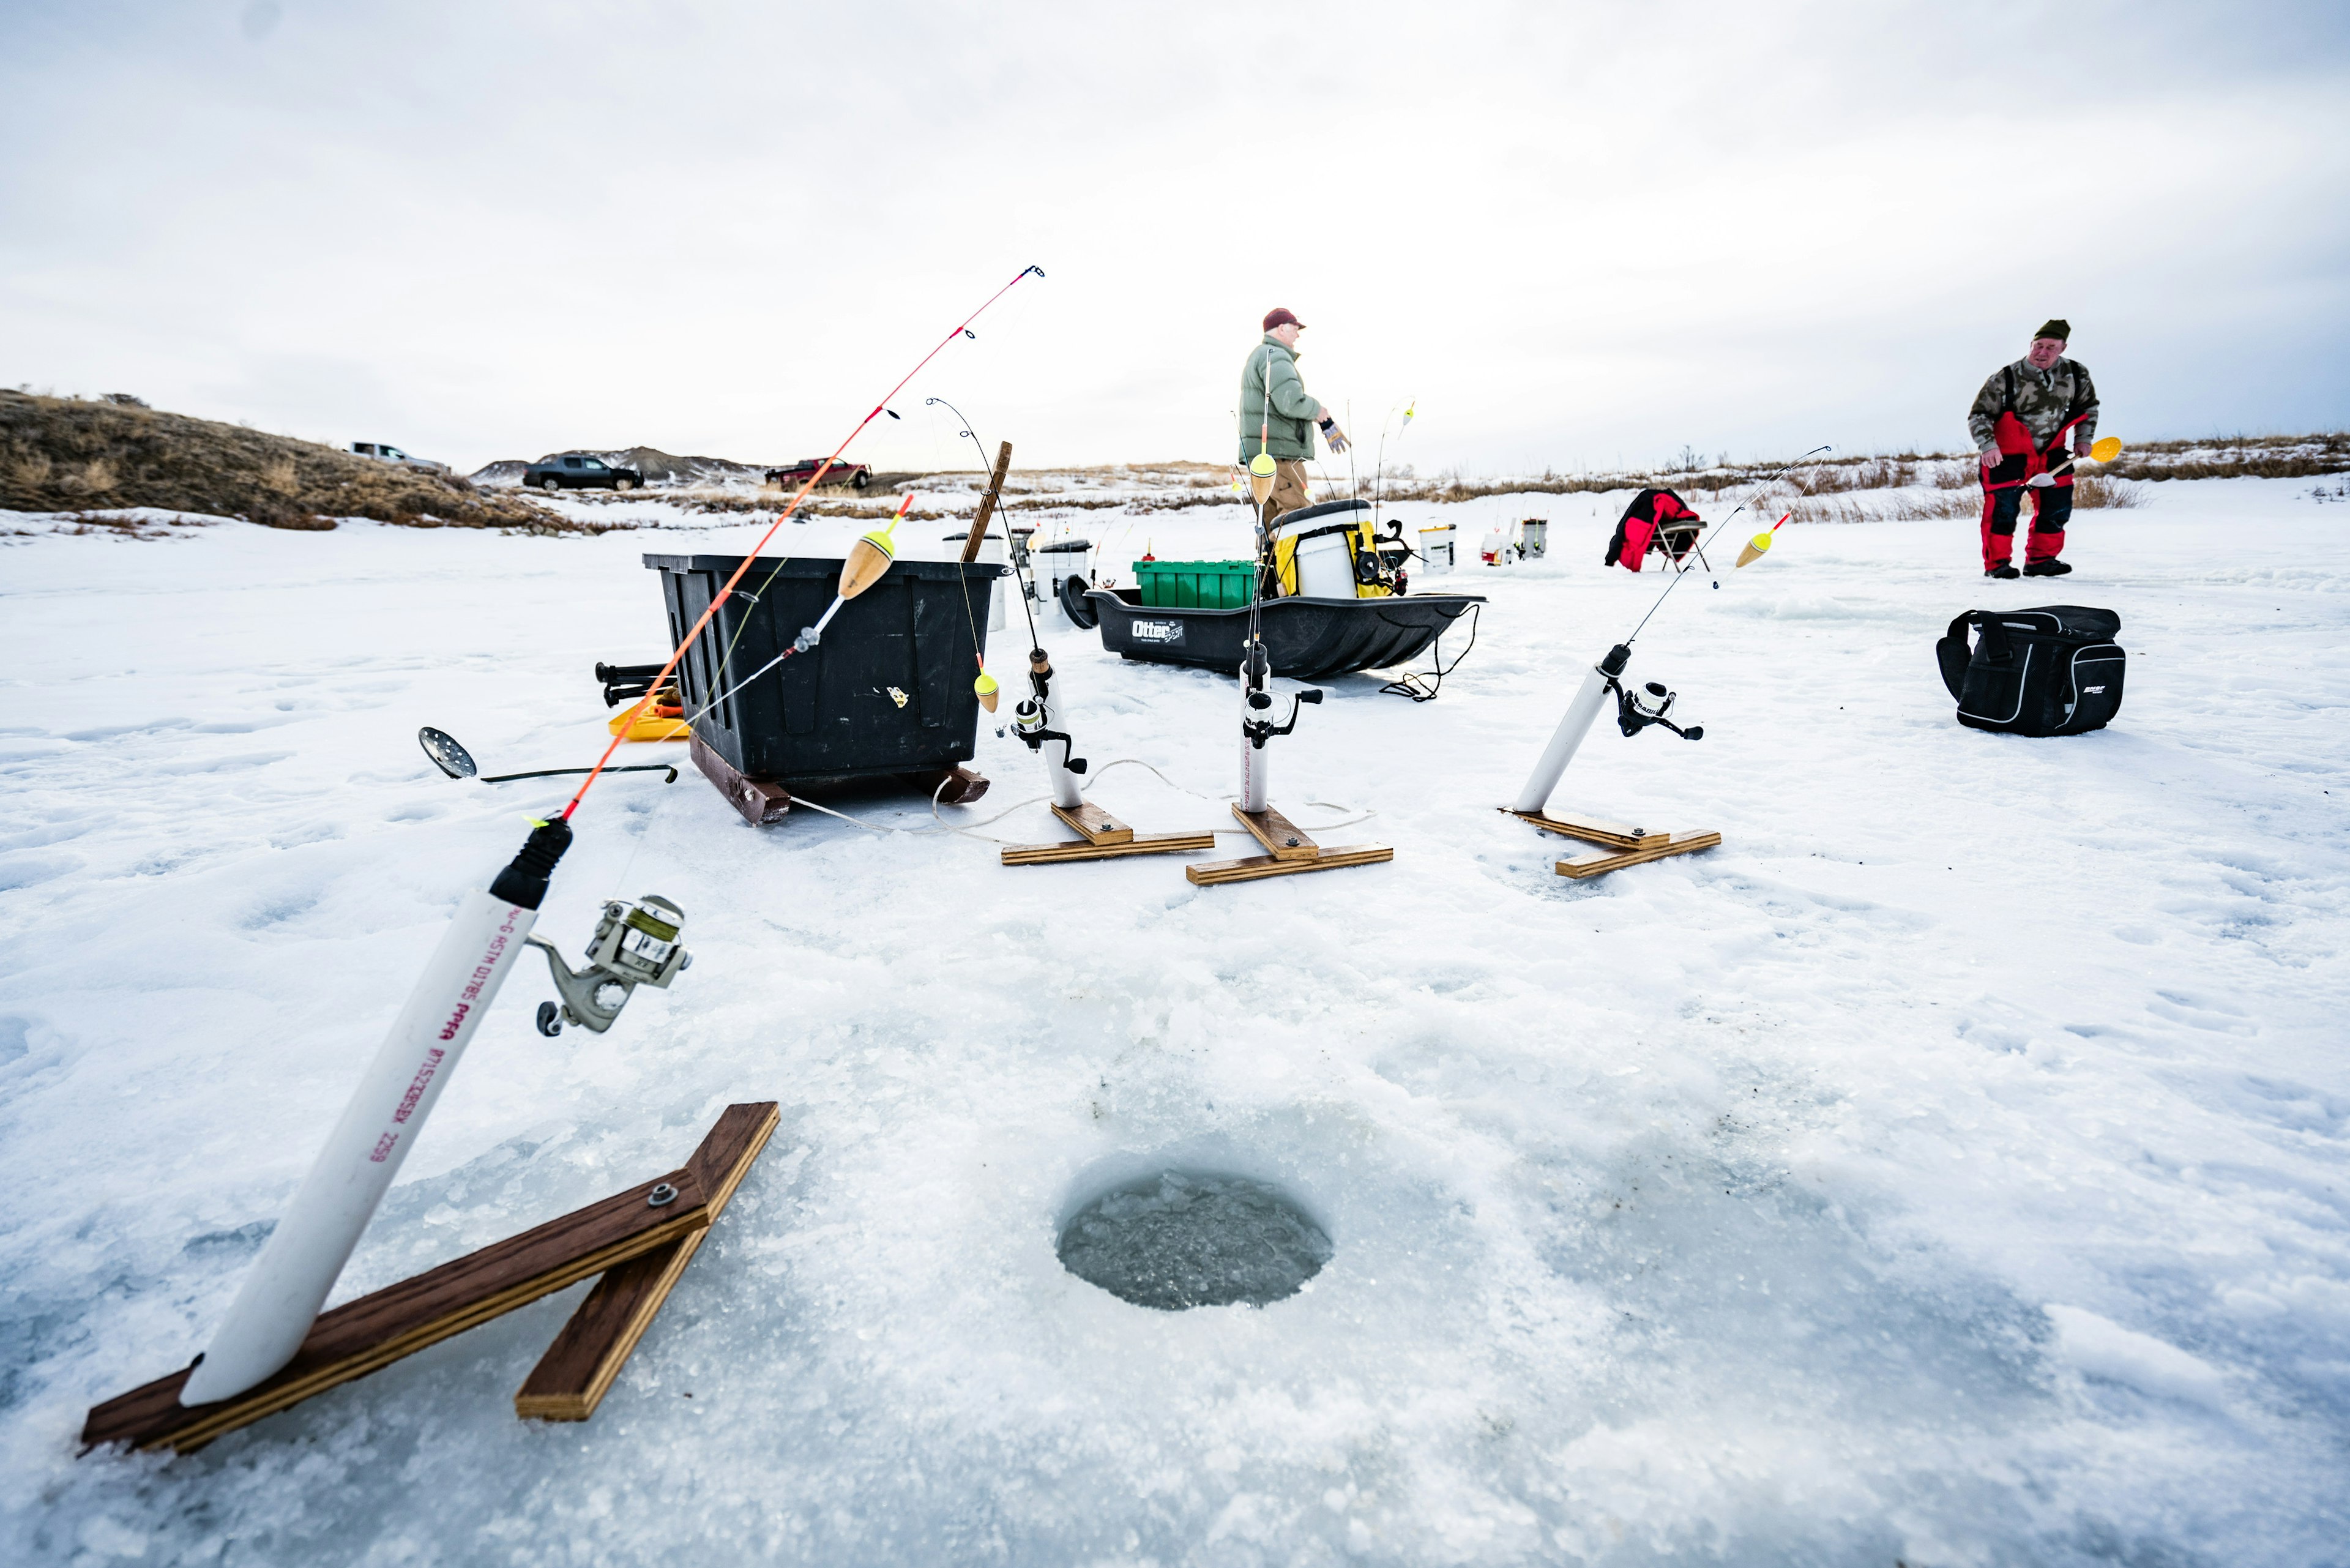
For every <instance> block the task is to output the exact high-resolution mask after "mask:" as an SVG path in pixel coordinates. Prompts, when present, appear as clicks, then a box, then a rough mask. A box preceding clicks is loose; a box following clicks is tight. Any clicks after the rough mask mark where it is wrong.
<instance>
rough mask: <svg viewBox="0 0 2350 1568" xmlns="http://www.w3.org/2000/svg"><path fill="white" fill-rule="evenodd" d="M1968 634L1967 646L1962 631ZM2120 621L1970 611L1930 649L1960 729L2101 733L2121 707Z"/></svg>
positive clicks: (2066, 609)
mask: <svg viewBox="0 0 2350 1568" xmlns="http://www.w3.org/2000/svg"><path fill="white" fill-rule="evenodd" d="M1970 627H1971V628H1973V629H1974V631H1975V633H1976V637H1975V640H1974V646H1973V647H1972V648H1971V649H1970V648H1969V647H1968V644H1967V632H1968V628H1970ZM2121 628H2122V618H2121V617H2119V616H2117V615H2116V614H2115V613H2114V612H2113V611H2111V610H2106V609H2090V608H2087V607H2085V606H2081V605H2043V606H2041V607H2039V608H2037V609H2023V610H1969V611H1967V612H1966V614H1964V615H1962V616H1960V617H1959V618H1958V619H1956V620H1954V621H1952V622H1951V623H1950V631H1949V632H1948V633H1946V634H1945V635H1944V636H1943V638H1942V639H1941V640H1940V641H1939V642H1937V643H1936V644H1935V645H1934V657H1935V658H1936V659H1938V660H1939V661H1940V663H1941V666H1942V684H1943V685H1945V686H1948V687H1949V688H1950V695H1951V696H1953V697H1955V698H1957V699H1958V700H1959V722H1960V723H1961V724H1965V725H1968V726H1970V727H1971V728H1973V729H1977V730H2000V731H2004V732H2007V733H2009V734H2015V735H2079V734H2085V733H2086V732H2088V731H2091V730H2101V729H2103V728H2105V726H2106V722H2108V721H2109V720H2111V719H2112V718H2113V716H2114V715H2115V714H2116V713H2117V712H2119V711H2121V706H2122V670H2123V665H2124V662H2125V661H2126V659H2127V658H2128V655H2126V654H2125V653H2124V652H2123V651H2122V650H2121V649H2120V647H2119V646H2118V645H2117V644H2116V643H2115V641H2114V638H2115V637H2116V635H2117V634H2118V633H2119V632H2120V631H2121Z"/></svg>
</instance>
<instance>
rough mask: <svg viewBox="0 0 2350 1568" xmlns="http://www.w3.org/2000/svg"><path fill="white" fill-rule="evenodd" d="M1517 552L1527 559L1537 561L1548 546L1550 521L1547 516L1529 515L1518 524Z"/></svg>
mask: <svg viewBox="0 0 2350 1568" xmlns="http://www.w3.org/2000/svg"><path fill="white" fill-rule="evenodd" d="M1518 539H1519V544H1518V554H1520V555H1521V556H1524V557H1525V558H1526V559H1527V560H1529V561H1539V560H1541V559H1542V558H1543V552H1544V551H1545V550H1547V549H1549V548H1550V522H1549V520H1548V519H1547V518H1543V517H1529V518H1527V519H1526V520H1525V521H1524V522H1523V523H1521V524H1518Z"/></svg>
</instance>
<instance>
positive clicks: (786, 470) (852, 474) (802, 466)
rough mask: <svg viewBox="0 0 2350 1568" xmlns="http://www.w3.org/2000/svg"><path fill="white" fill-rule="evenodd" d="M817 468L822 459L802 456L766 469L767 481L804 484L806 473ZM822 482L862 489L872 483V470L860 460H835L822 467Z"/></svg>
mask: <svg viewBox="0 0 2350 1568" xmlns="http://www.w3.org/2000/svg"><path fill="white" fill-rule="evenodd" d="M819 468H824V459H822V458H820V457H804V458H802V459H800V460H799V462H791V463H785V465H784V466H783V467H781V468H771V469H769V470H767V483H770V484H781V485H785V486H786V487H788V486H791V485H795V484H806V483H807V482H808V475H810V474H812V473H814V472H816V470H817V469H819ZM824 482H825V483H827V484H846V485H849V486H851V487H853V488H855V489H858V490H862V489H864V488H865V487H866V486H867V485H868V484H870V483H873V471H872V470H871V469H869V468H868V467H866V466H865V464H863V463H861V462H835V463H834V464H833V465H832V466H831V467H830V468H825V469H824Z"/></svg>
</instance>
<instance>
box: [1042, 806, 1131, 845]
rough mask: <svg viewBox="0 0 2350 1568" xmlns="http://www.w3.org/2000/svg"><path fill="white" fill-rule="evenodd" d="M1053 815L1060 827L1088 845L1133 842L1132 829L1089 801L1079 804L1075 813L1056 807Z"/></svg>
mask: <svg viewBox="0 0 2350 1568" xmlns="http://www.w3.org/2000/svg"><path fill="white" fill-rule="evenodd" d="M1053 815H1055V816H1057V817H1059V818H1060V819H1061V825H1062V826H1064V827H1066V828H1067V829H1068V830H1069V831H1070V832H1072V833H1075V834H1076V835H1078V836H1080V837H1082V838H1084V839H1085V841H1086V842H1087V843H1088V844H1102V845H1108V844H1131V843H1133V842H1134V829H1132V828H1131V827H1128V826H1127V825H1126V824H1124V823H1122V822H1120V821H1119V820H1118V818H1116V817H1114V816H1112V815H1110V814H1109V813H1107V812H1106V811H1104V810H1103V809H1102V808H1101V807H1099V806H1097V805H1095V804H1094V803H1093V802H1091V801H1089V800H1088V801H1081V802H1079V803H1078V805H1077V809H1076V810H1075V811H1071V810H1069V809H1067V808H1066V807H1065V806H1058V805H1056V806H1055V807H1054V808H1053Z"/></svg>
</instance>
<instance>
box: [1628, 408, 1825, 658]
mask: <svg viewBox="0 0 2350 1568" xmlns="http://www.w3.org/2000/svg"><path fill="white" fill-rule="evenodd" d="M1834 451H1835V447H1833V446H1815V447H1814V448H1812V450H1811V451H1809V452H1805V453H1804V455H1803V456H1801V457H1799V458H1797V459H1795V461H1794V462H1791V463H1789V464H1787V466H1786V467H1784V468H1783V469H1781V470H1780V471H1779V472H1777V473H1774V474H1772V475H1771V476H1770V477H1769V478H1767V479H1765V480H1763V482H1762V483H1758V484H1757V485H1755V487H1754V488H1753V489H1752V490H1750V491H1748V492H1747V493H1746V499H1745V500H1744V501H1742V502H1740V503H1739V504H1737V505H1736V506H1734V507H1732V508H1731V513H1730V516H1729V517H1725V518H1723V519H1722V520H1721V522H1719V523H1717V524H1714V525H1713V528H1712V531H1711V532H1712V534H1719V533H1721V531H1722V530H1723V529H1724V528H1727V527H1729V526H1730V523H1731V518H1733V517H1736V516H1737V515H1738V514H1740V513H1741V512H1743V511H1745V510H1746V508H1747V506H1748V505H1749V504H1752V502H1753V500H1754V498H1755V497H1756V496H1758V495H1760V494H1762V493H1763V491H1765V490H1767V489H1769V488H1770V487H1771V486H1772V485H1773V484H1776V483H1778V482H1779V480H1780V479H1781V478H1782V477H1783V476H1784V475H1785V474H1788V473H1791V472H1794V470H1796V469H1798V468H1801V467H1802V466H1803V465H1804V463H1807V462H1810V461H1811V460H1812V459H1814V458H1815V457H1817V456H1819V455H1820V453H1822V452H1834ZM1710 537H1711V534H1707V535H1699V537H1698V545H1699V547H1700V548H1702V547H1703V545H1704V544H1705V541H1706V540H1707V539H1708V538H1710ZM1700 559H1702V557H1700ZM1709 569H1710V568H1709ZM1685 576H1689V574H1688V573H1687V572H1675V573H1674V574H1673V576H1672V580H1671V581H1669V582H1668V583H1667V584H1666V585H1665V591H1664V593H1661V594H1659V595H1658V596H1657V602H1656V603H1655V604H1652V605H1650V606H1649V607H1648V615H1644V616H1642V617H1641V618H1640V624H1639V625H1638V626H1636V627H1634V628H1632V635H1631V636H1630V637H1627V638H1626V639H1624V646H1625V647H1626V648H1629V647H1631V646H1632V644H1633V643H1635V642H1637V641H1638V640H1639V637H1640V633H1641V631H1642V630H1643V629H1644V628H1647V626H1648V619H1649V617H1651V616H1654V615H1655V614H1656V613H1657V612H1658V611H1659V610H1660V609H1662V608H1664V607H1665V599H1666V597H1667V596H1669V594H1671V592H1672V591H1673V590H1674V589H1675V588H1677V587H1680V586H1681V579H1682V578H1683V577H1685Z"/></svg>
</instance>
